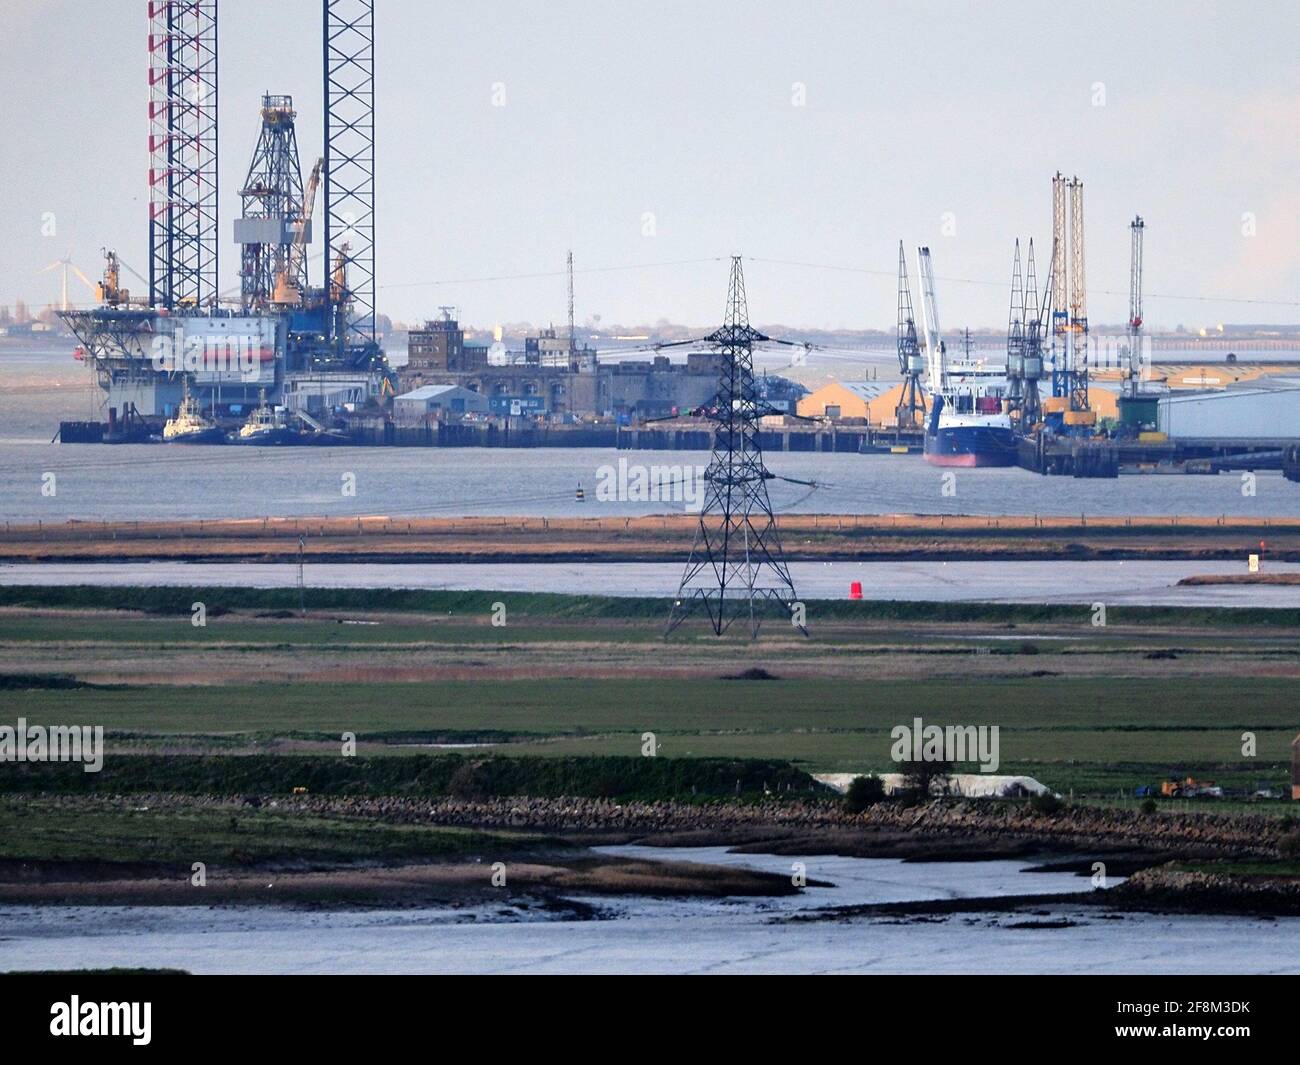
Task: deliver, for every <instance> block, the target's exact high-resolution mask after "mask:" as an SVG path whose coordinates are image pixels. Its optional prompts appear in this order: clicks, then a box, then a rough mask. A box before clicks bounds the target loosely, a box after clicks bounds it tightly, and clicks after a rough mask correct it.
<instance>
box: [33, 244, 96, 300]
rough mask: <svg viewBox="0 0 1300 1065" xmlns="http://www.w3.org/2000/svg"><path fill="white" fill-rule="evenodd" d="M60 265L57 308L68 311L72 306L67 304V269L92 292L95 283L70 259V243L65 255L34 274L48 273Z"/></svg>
mask: <svg viewBox="0 0 1300 1065" xmlns="http://www.w3.org/2000/svg"><path fill="white" fill-rule="evenodd" d="M60 267H62V268H63V275H62V288H61V294H62V302H61V303H60V305H59V310H61V311H69V310H71V309H72V308H71V306H70V305H69V304H68V271H69V270H71V271H72V272H73V273H74V274H76V275H77V277H79V278H80V279H81V281H82V284H84V285H85V286H86V287H87V288H88V289H90V291H91V292H92V293H93V292H94V291H95V283H94V282H93V281H91V280H90V278H88V277H87V276H86V275H85V274H83V273H82V272H81V270H80V269H78V268H77V265H76V264H75V263H74V262H73V261H72V247H71V245H69V246H68V254H67V255H65V256H64V257H63V258H62V259H55V260H54V262H52V263H50V265H49V266H47V267H45V268H44V269H42V270H37V271H36V275H37V276H38V277H39V276H40V275H41V274H48V273H49V272H50V271H51V270H58V269H59V268H60Z"/></svg>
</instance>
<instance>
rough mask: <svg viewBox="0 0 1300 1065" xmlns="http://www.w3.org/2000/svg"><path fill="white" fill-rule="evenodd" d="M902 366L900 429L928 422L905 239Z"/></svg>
mask: <svg viewBox="0 0 1300 1065" xmlns="http://www.w3.org/2000/svg"><path fill="white" fill-rule="evenodd" d="M898 369H899V372H900V373H901V374H902V375H903V392H902V395H901V396H900V397H899V400H898V409H897V410H896V411H895V415H896V418H897V425H898V428H899V429H915V428H917V427H918V426H921V425H924V424H925V388H924V386H923V385H922V384H921V380H920V379H921V375H922V374H923V373H924V372H925V359H924V358H923V357H922V355H921V347H920V343H919V342H918V340H917V336H916V317H915V315H914V314H913V311H912V293H911V290H910V288H909V287H908V283H907V256H906V254H905V253H904V251H903V242H902V241H901V240H900V241H899V242H898Z"/></svg>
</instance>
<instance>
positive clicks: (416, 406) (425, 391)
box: [393, 385, 489, 425]
mask: <svg viewBox="0 0 1300 1065" xmlns="http://www.w3.org/2000/svg"><path fill="white" fill-rule="evenodd" d="M488 410H489V404H488V400H487V397H486V396H484V395H481V394H480V393H478V392H474V391H472V390H471V389H468V388H461V387H460V386H459V385H423V386H422V387H420V388H417V389H415V390H414V391H413V392H406V393H404V394H403V395H400V396H395V397H394V398H393V421H395V422H397V424H398V425H418V424H421V423H423V422H426V421H429V420H430V419H435V420H439V421H441V420H444V419H446V418H447V417H448V416H452V417H458V416H460V415H464V414H487V413H488Z"/></svg>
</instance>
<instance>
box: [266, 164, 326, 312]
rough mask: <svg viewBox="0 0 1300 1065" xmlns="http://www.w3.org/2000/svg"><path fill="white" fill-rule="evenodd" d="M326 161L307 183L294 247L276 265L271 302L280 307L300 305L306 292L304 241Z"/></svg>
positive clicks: (294, 224)
mask: <svg viewBox="0 0 1300 1065" xmlns="http://www.w3.org/2000/svg"><path fill="white" fill-rule="evenodd" d="M324 166H325V160H324V159H317V160H316V165H315V166H314V167H312V170H311V177H310V178H309V179H308V180H307V191H306V192H304V193H303V197H302V213H301V214H300V215H299V217H298V218H297V219H295V220H294V222H293V224H292V225H293V243H292V244H290V245H289V248H288V250H287V251H286V252H285V253H284V255H283V257H282V260H281V262H280V264H279V270H278V271H277V274H276V278H275V293H274V295H273V296H272V297H271V302H272V303H274V304H277V305H278V306H281V307H298V306H301V305H302V302H303V298H304V296H305V294H306V293H305V292H304V290H303V281H304V280H305V278H306V277H307V240H308V238H309V236H310V234H311V216H312V212H313V211H314V210H315V207H316V190H317V189H318V188H320V181H321V171H322V170H323V169H324Z"/></svg>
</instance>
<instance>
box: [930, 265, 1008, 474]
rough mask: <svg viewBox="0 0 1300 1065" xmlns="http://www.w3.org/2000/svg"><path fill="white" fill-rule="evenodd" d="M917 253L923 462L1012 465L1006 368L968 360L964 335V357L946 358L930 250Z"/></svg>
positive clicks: (954, 464) (946, 350) (956, 464)
mask: <svg viewBox="0 0 1300 1065" xmlns="http://www.w3.org/2000/svg"><path fill="white" fill-rule="evenodd" d="M918 250H919V255H918V263H919V265H920V270H921V313H922V315H923V317H924V323H923V324H924V326H925V354H926V359H927V362H928V366H929V387H930V416H929V419H928V420H927V421H926V425H925V460H926V461H927V462H928V463H930V464H931V465H932V466H1014V465H1015V464H1016V450H1017V447H1016V434H1015V432H1014V430H1013V429H1012V428H1011V417H1010V415H1008V414H1007V413H1006V412H1005V410H1004V404H1003V395H1004V394H1005V392H1006V390H1007V376H1006V367H1005V366H1001V367H998V366H989V365H986V364H985V363H984V361H983V360H980V359H975V358H973V357H972V355H971V345H970V334H969V332H968V333H967V335H966V350H965V354H964V356H963V357H962V358H961V359H960V360H950V359H949V358H948V349H947V346H946V345H945V344H944V341H943V336H942V334H941V333H940V331H939V312H938V306H937V301H936V300H935V294H934V267H933V265H932V263H931V261H930V249H929V248H920V249H918Z"/></svg>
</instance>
